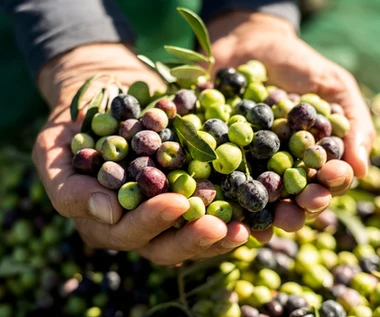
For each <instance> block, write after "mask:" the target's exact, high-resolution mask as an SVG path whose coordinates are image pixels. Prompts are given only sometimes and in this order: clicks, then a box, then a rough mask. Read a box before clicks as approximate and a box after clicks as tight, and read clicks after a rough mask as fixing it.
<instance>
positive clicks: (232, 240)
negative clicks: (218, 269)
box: [192, 221, 251, 260]
mask: <svg viewBox="0 0 380 317" xmlns="http://www.w3.org/2000/svg"><path fill="white" fill-rule="evenodd" d="M227 230H228V231H227V235H226V236H225V238H223V239H222V240H221V241H219V242H218V243H215V244H214V245H213V246H211V247H210V248H209V249H207V250H206V251H205V252H202V253H200V254H198V255H197V256H195V257H194V258H193V259H192V260H197V259H204V258H210V257H214V256H217V255H220V254H224V253H227V252H230V251H231V250H233V249H235V248H237V247H238V246H240V245H242V244H244V243H246V242H247V241H248V238H249V235H250V234H251V231H250V229H249V228H248V227H247V226H246V225H245V224H243V223H241V222H239V221H232V222H230V223H228V224H227Z"/></svg>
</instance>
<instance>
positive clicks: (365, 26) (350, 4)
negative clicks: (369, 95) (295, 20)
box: [301, 0, 380, 91]
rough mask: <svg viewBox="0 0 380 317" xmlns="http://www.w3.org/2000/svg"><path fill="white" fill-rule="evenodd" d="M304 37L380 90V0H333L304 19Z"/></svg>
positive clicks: (367, 83)
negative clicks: (308, 18)
mask: <svg viewBox="0 0 380 317" xmlns="http://www.w3.org/2000/svg"><path fill="white" fill-rule="evenodd" d="M301 37H302V38H303V39H304V40H305V41H306V42H308V43H309V44H310V45H311V46H313V47H314V48H315V49H316V50H318V51H319V52H320V53H322V54H323V55H325V56H326V57H327V58H329V59H331V60H333V61H335V62H336V63H338V64H340V65H342V66H343V67H345V68H347V69H348V70H349V71H351V72H352V73H353V74H354V75H355V77H356V78H357V80H358V81H359V82H360V83H363V84H365V85H366V86H368V87H369V88H371V89H372V90H374V91H380V77H379V72H380V1H379V0H361V1H357V0H332V1H331V2H330V5H329V7H328V8H327V9H326V10H325V11H323V12H321V13H319V14H318V15H316V16H314V17H313V18H312V19H311V20H309V21H307V22H306V23H304V25H303V27H302V34H301Z"/></svg>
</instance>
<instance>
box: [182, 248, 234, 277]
mask: <svg viewBox="0 0 380 317" xmlns="http://www.w3.org/2000/svg"><path fill="white" fill-rule="evenodd" d="M227 258H229V254H228V253H227V254H222V255H218V256H215V257H213V258H209V259H207V260H203V261H198V262H195V263H194V264H192V265H190V266H188V267H187V268H185V269H183V273H182V275H183V277H186V276H188V275H191V274H193V273H196V272H197V271H199V270H203V269H207V268H209V267H211V266H214V265H215V264H218V263H219V262H221V261H223V260H226V259H227Z"/></svg>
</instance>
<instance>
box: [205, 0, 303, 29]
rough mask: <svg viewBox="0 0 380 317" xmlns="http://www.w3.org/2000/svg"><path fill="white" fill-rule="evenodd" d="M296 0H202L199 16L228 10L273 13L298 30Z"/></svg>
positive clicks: (212, 14) (207, 15) (206, 17)
mask: <svg viewBox="0 0 380 317" xmlns="http://www.w3.org/2000/svg"><path fill="white" fill-rule="evenodd" d="M297 3H298V1H297V0H293V1H291V0H203V7H202V13H201V16H202V18H203V19H204V20H205V21H208V20H210V19H212V18H213V17H215V16H217V15H219V14H221V13H224V12H227V11H230V10H249V11H258V12H264V13H268V14H273V15H276V16H278V17H281V18H284V19H286V20H288V21H289V22H290V23H292V24H293V26H294V27H295V28H296V29H297V30H299V24H300V11H299V8H298V5H297Z"/></svg>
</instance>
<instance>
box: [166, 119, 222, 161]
mask: <svg viewBox="0 0 380 317" xmlns="http://www.w3.org/2000/svg"><path fill="white" fill-rule="evenodd" d="M173 127H174V131H175V133H176V134H177V136H178V138H179V140H180V143H181V144H182V145H183V146H184V147H185V148H186V149H187V150H188V152H189V153H190V155H191V157H192V158H193V159H194V160H198V161H201V162H211V161H213V160H215V159H216V153H215V151H214V150H213V149H212V148H211V146H210V145H209V144H208V143H207V142H205V141H204V140H203V139H202V138H201V137H200V136H199V135H198V133H197V129H196V128H195V127H194V125H193V124H192V123H191V122H189V121H187V120H184V119H182V118H181V117H180V116H179V115H177V116H176V117H175V118H174V120H173Z"/></svg>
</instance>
